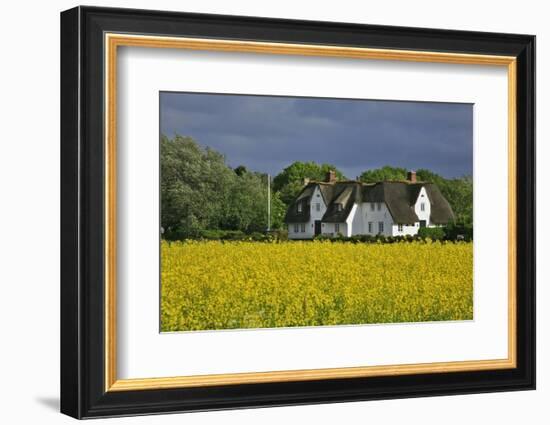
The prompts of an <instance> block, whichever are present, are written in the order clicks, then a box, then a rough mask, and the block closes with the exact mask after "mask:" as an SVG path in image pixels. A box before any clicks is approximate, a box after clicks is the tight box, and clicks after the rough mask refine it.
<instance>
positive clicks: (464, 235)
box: [445, 222, 474, 242]
mask: <svg viewBox="0 0 550 425" xmlns="http://www.w3.org/2000/svg"><path fill="white" fill-rule="evenodd" d="M445 239H447V240H450V241H457V240H458V241H460V240H463V241H466V242H469V241H471V240H473V239H474V226H473V225H472V224H471V223H464V222H456V223H449V224H448V225H447V226H445Z"/></svg>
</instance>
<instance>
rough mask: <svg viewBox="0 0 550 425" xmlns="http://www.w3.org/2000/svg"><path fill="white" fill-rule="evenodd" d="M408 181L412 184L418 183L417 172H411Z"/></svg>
mask: <svg viewBox="0 0 550 425" xmlns="http://www.w3.org/2000/svg"><path fill="white" fill-rule="evenodd" d="M407 180H408V181H409V182H411V183H416V171H412V170H411V171H409V172H408V173H407Z"/></svg>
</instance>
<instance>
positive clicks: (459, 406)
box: [0, 0, 550, 425]
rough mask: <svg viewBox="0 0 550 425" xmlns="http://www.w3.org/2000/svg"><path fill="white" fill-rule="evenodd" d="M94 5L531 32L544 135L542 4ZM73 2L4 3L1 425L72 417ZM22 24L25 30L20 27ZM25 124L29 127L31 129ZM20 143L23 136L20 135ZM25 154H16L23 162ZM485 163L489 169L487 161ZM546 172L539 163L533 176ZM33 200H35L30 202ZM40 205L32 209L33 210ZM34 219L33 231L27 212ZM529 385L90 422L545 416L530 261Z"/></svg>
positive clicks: (541, 152)
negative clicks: (62, 236) (68, 12)
mask: <svg viewBox="0 0 550 425" xmlns="http://www.w3.org/2000/svg"><path fill="white" fill-rule="evenodd" d="M91 3H93V4H95V5H104V6H119V7H136V8H155V9H166V10H186V11H191V12H207V13H227V14H241V15H252V16H254V15H263V16H272V17H280V18H301V19H310V20H329V21H330V20H332V21H347V22H362V23H371V24H381V25H402V26H416V27H433V28H448V29H463V30H478V31H497V32H511V33H513V32H517V33H532V34H533V33H534V34H537V36H538V39H537V45H538V46H537V53H538V58H537V64H538V70H537V74H538V76H539V78H538V82H537V83H538V94H539V95H538V97H537V107H538V117H539V120H538V140H541V141H546V140H549V139H550V124H549V123H548V120H544V119H541V118H544V117H546V116H548V115H550V96H549V93H550V80H549V79H548V78H547V76H548V75H550V26H548V18H547V17H548V11H547V7H546V4H545V3H544V2H541V1H534V0H524V1H522V2H521V3H518V2H516V1H513V2H512V1H502V0H501V1H486V2H479V1H473V0H464V1H462V2H460V3H459V4H458V3H456V4H445V5H444V4H442V3H441V2H440V1H435V0H432V1H419V2H410V1H406V0H394V1H393V2H391V3H388V2H386V3H384V2H357V1H353V0H347V1H346V0H342V1H339V2H329V1H325V2H323V1H315V2H308V1H303V2H296V1H295V0H279V1H277V2H257V1H245V0H233V1H231V2H227V1H223V0H200V1H199V0H187V1H186V2H179V1H171V0H157V1H156V2H154V3H152V2H150V1H147V0H133V1H122V0H119V1H112V0H95V1H93V2H91ZM76 4H78V2H75V1H68V0H67V1H65V0H63V1H60V0H54V1H50V2H7V3H6V4H5V5H4V8H3V15H2V16H4V19H3V24H2V25H1V26H0V31H1V34H2V38H3V40H5V41H6V42H5V43H4V44H3V49H2V59H3V62H4V63H6V64H9V66H4V67H2V70H1V71H0V72H1V73H2V75H1V76H2V78H0V85H1V87H0V90H1V92H2V99H1V102H2V103H1V105H2V111H3V112H4V116H8V117H9V119H6V120H4V121H3V122H2V126H0V140H2V143H1V144H0V181H2V182H3V184H2V196H3V198H2V199H3V200H4V203H3V208H2V209H1V210H0V230H1V234H2V243H1V245H0V247H1V250H2V254H3V258H4V260H5V261H3V262H2V267H1V268H0V281H1V282H2V283H4V284H3V285H1V291H2V292H1V296H0V300H1V302H2V305H1V307H2V308H0V330H1V332H2V338H3V339H2V343H3V347H8V349H4V350H2V352H1V354H0V356H1V357H0V360H1V361H0V374H1V376H2V383H3V385H2V386H1V387H0V392H1V396H2V399H3V400H6V401H5V402H4V403H3V409H2V412H1V413H0V415H1V416H0V418H1V420H2V422H3V423H7V424H20V423H40V424H75V423H76V422H74V420H73V419H71V418H68V417H65V416H62V415H60V414H59V413H58V412H57V409H58V398H57V397H58V391H59V142H58V140H59V15H58V14H59V11H60V10H63V9H67V8H70V7H73V6H75V5H76ZM23 22H24V25H22V23H23ZM29 129H30V130H31V131H30V132H29ZM23 141H24V142H23ZM537 156H538V161H539V164H541V165H542V164H545V163H547V162H548V161H550V144H549V143H539V145H538V150H537ZM22 159H24V161H23V160H22ZM486 166H487V167H490V166H491V164H486ZM544 173H546V170H545V169H543V167H542V166H539V167H538V180H539V182H541V181H542V180H543V177H544ZM538 188H539V189H538V190H539V197H538V202H537V209H538V213H537V216H538V217H548V216H550V199H549V197H548V196H545V191H547V189H546V187H545V186H544V185H542V184H539V185H538ZM37 206H39V207H37ZM37 208H39V209H37ZM37 211H39V214H40V223H42V225H40V226H38V227H37V226H30V225H27V224H28V223H36V214H37ZM538 233H539V235H538V239H537V241H538V258H539V259H545V258H548V257H549V256H550V227H548V226H546V227H544V226H542V225H540V224H539V229H538ZM537 274H538V282H539V285H538V294H537V299H538V309H537V318H538V326H537V332H538V339H537V343H538V358H539V361H538V369H537V375H538V390H537V391H536V392H533V391H529V392H512V393H492V394H474V395H466V396H453V397H435V398H433V397H431V398H413V399H405V400H389V401H371V402H361V403H342V404H326V405H315V406H301V407H282V408H271V409H251V410H240V411H224V412H207V413H195V414H186V415H163V416H150V417H133V418H123V419H109V420H99V421H98V422H94V424H95V423H97V424H100V423H105V424H128V425H130V424H159V425H163V424H180V423H182V422H185V423H187V424H190V425H194V424H202V425H204V424H219V423H223V424H227V425H231V424H239V425H247V424H250V425H252V424H254V425H255V424H258V423H262V424H281V423H283V424H284V423H288V424H292V423H306V422H307V423H309V422H311V423H316V424H334V423H342V422H346V423H350V424H354V423H357V424H363V423H365V418H368V421H369V422H371V423H386V424H400V423H407V424H409V425H415V424H422V425H431V424H434V425H436V424H437V425H439V424H441V423H442V421H444V422H445V424H446V425H464V424H476V423H495V424H496V423H498V424H499V425H507V424H514V425H515V424H518V423H532V424H544V423H545V422H547V420H548V408H547V404H548V400H549V399H550V363H549V362H548V361H547V360H546V359H548V358H550V309H549V308H547V304H548V300H549V299H550V287H549V286H548V285H545V284H544V282H547V281H548V280H550V262H548V261H539V263H538V265H537Z"/></svg>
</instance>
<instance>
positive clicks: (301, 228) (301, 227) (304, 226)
mask: <svg viewBox="0 0 550 425" xmlns="http://www.w3.org/2000/svg"><path fill="white" fill-rule="evenodd" d="M305 231H306V223H302V224H300V232H302V233H304V232H305Z"/></svg>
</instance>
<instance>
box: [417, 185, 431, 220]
mask: <svg viewBox="0 0 550 425" xmlns="http://www.w3.org/2000/svg"><path fill="white" fill-rule="evenodd" d="M422 204H423V205H424V211H422ZM414 212H415V213H416V215H417V216H418V219H419V220H426V226H430V225H431V223H430V214H431V212H432V208H431V205H430V199H429V198H428V194H427V193H426V189H425V188H422V189H420V192H419V193H418V198H416V203H415V204H414Z"/></svg>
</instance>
